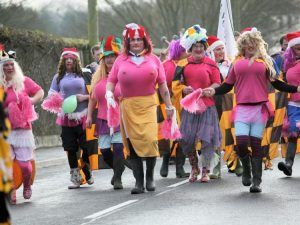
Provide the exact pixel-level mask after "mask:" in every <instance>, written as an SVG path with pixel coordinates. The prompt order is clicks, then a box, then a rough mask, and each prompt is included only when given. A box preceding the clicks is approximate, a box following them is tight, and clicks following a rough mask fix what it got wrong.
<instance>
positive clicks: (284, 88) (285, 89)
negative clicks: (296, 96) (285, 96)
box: [270, 79, 298, 93]
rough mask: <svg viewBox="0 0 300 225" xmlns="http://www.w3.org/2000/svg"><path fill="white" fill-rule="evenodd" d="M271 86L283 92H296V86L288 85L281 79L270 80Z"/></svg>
mask: <svg viewBox="0 0 300 225" xmlns="http://www.w3.org/2000/svg"><path fill="white" fill-rule="evenodd" d="M270 82H271V84H272V86H273V87H274V88H275V89H277V90H279V91H283V92H288V93H296V92H297V88H298V87H297V86H293V85H289V84H287V83H284V82H282V81H281V80H278V79H276V80H275V81H270Z"/></svg>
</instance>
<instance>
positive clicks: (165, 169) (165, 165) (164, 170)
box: [160, 153, 171, 177]
mask: <svg viewBox="0 0 300 225" xmlns="http://www.w3.org/2000/svg"><path fill="white" fill-rule="evenodd" d="M170 156H171V154H170V153H167V154H164V155H163V160H162V164H161V167H160V176H162V177H167V176H168V173H169V162H170Z"/></svg>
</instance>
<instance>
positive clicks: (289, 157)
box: [278, 31, 300, 176]
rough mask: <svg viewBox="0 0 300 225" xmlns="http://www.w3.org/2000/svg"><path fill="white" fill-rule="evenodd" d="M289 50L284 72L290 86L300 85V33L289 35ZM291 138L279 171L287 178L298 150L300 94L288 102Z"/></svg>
mask: <svg viewBox="0 0 300 225" xmlns="http://www.w3.org/2000/svg"><path fill="white" fill-rule="evenodd" d="M287 40H288V49H287V50H286V52H285V54H284V59H285V60H284V68H283V69H284V72H285V73H286V80H287V82H288V83H289V84H292V85H300V31H297V32H292V33H288V34H287ZM287 115H288V120H289V130H288V131H289V137H288V146H287V152H286V158H285V162H280V163H278V169H279V170H281V171H283V173H284V174H285V175H287V176H291V175H292V167H293V163H294V158H295V154H296V149H297V139H298V137H299V132H300V130H299V124H298V123H299V121H300V94H299V93H295V94H291V97H290V99H289V102H288V107H287Z"/></svg>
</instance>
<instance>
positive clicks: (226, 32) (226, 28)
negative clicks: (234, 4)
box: [217, 0, 237, 60]
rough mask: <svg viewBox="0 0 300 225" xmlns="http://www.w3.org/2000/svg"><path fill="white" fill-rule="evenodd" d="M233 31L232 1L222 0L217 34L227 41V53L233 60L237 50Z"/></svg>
mask: <svg viewBox="0 0 300 225" xmlns="http://www.w3.org/2000/svg"><path fill="white" fill-rule="evenodd" d="M233 31H234V29H233V20H232V12H231V2H230V0H221V6H220V15H219V26H218V35H217V36H218V38H220V39H221V40H222V41H223V42H224V43H225V50H226V53H227V55H228V57H229V58H230V59H231V60H232V59H234V57H235V56H236V52H237V49H236V43H235V39H234V35H233Z"/></svg>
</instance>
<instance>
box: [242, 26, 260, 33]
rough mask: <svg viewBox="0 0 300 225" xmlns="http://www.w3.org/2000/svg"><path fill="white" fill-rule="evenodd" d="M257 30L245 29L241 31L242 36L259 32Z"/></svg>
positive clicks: (253, 28)
mask: <svg viewBox="0 0 300 225" xmlns="http://www.w3.org/2000/svg"><path fill="white" fill-rule="evenodd" d="M257 31H258V30H257V28H256V27H246V28H245V29H243V30H242V31H241V34H247V33H251V32H257Z"/></svg>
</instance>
